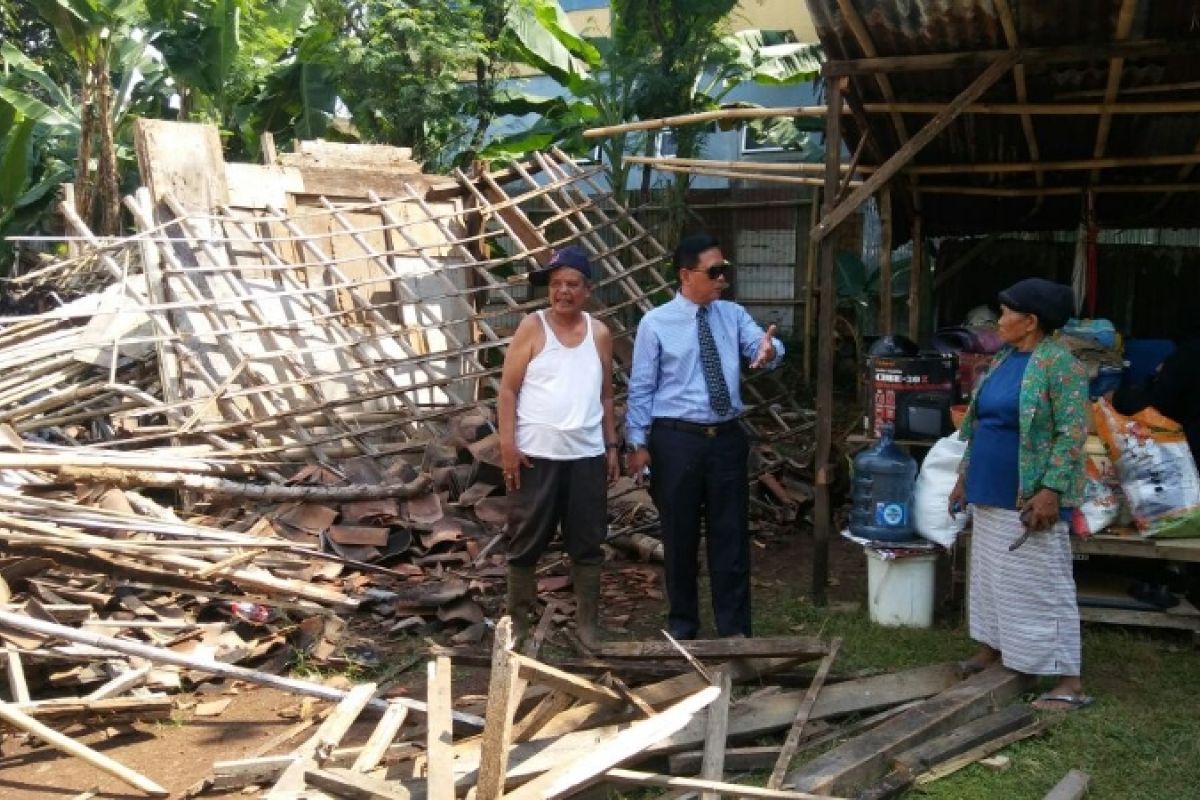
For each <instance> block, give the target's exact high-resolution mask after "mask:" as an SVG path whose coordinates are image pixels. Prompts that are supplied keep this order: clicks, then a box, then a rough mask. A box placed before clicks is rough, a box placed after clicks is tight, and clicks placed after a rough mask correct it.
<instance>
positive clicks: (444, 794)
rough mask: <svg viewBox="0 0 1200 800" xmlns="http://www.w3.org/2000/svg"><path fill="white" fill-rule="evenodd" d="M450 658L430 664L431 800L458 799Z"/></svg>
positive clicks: (428, 765)
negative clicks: (454, 763)
mask: <svg viewBox="0 0 1200 800" xmlns="http://www.w3.org/2000/svg"><path fill="white" fill-rule="evenodd" d="M450 671H451V670H450V659H449V658H447V657H446V656H438V657H437V658H435V659H434V660H432V661H430V662H429V696H428V698H427V699H426V703H427V704H428V706H429V713H428V716H429V722H428V729H427V731H426V736H425V741H426V751H425V752H426V770H427V771H428V775H427V779H426V785H427V786H428V787H429V788H428V793H427V796H428V797H429V800H454V772H453V771H452V770H451V764H452V761H453V753H454V723H453V721H452V720H451V718H450V711H451V708H452V706H453V700H452V694H451V691H450Z"/></svg>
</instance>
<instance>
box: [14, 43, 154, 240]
mask: <svg viewBox="0 0 1200 800" xmlns="http://www.w3.org/2000/svg"><path fill="white" fill-rule="evenodd" d="M109 59H110V65H111V66H112V67H113V70H114V72H115V77H116V78H117V82H116V84H115V86H112V93H111V100H110V103H109V104H108V112H109V113H108V116H107V117H105V118H104V119H103V120H99V119H96V116H97V113H98V112H93V114H92V115H91V118H92V119H93V120H94V121H95V123H96V124H98V123H99V122H103V123H104V125H103V127H104V128H105V129H106V130H107V131H108V133H107V134H106V135H105V136H102V137H100V138H101V139H103V138H105V137H106V136H111V139H112V145H111V147H112V150H111V155H112V158H113V165H112V167H111V168H110V172H111V175H112V177H113V179H114V181H117V183H116V185H115V186H114V187H112V188H110V189H109V190H108V191H109V192H111V194H112V196H114V197H117V196H119V192H120V185H119V176H121V175H132V174H133V169H132V166H133V160H134V154H133V148H132V146H131V144H130V128H131V125H130V123H131V121H132V120H133V118H134V117H135V116H137V115H139V114H144V113H147V112H157V111H158V110H159V109H160V108H161V106H162V104H163V102H164V97H163V92H164V91H165V89H166V85H165V84H166V80H165V78H166V76H165V73H164V71H163V68H162V64H161V63H160V61H159V60H158V59H157V58H156V57H155V55H154V53H153V50H152V48H151V47H150V46H149V44H148V43H147V42H146V41H145V40H143V39H141V38H134V37H131V38H127V39H124V40H122V41H120V42H116V43H114V44H113V45H112V46H111V48H110V54H109ZM110 85H111V84H110ZM88 117H89V115H88V113H87V112H86V110H85V108H84V107H83V105H82V104H81V102H80V100H79V99H78V98H77V97H76V96H75V95H74V94H73V92H72V91H71V89H70V88H68V87H65V86H63V85H61V84H59V83H58V82H56V81H55V80H54V79H53V78H51V77H50V75H49V74H48V73H47V72H46V70H45V69H43V67H42V66H41V65H40V64H38V63H36V62H35V61H33V60H32V59H30V58H29V57H28V56H26V55H25V54H23V53H22V52H21V51H20V50H18V49H17V48H16V47H14V46H13V45H12V44H10V43H8V42H4V43H2V44H0V236H3V235H5V234H12V233H18V232H24V231H27V230H29V229H31V228H33V227H35V226H36V224H37V222H38V221H39V220H40V219H41V218H42V216H43V214H44V212H45V209H46V207H47V205H48V204H49V202H50V200H51V198H52V197H53V194H52V192H53V189H54V188H55V187H57V186H58V185H59V184H61V183H64V182H67V181H71V180H74V181H76V185H79V179H80V177H81V176H82V177H83V178H84V179H85V180H89V184H88V185H94V179H95V178H96V177H97V176H98V174H99V170H98V164H97V163H96V162H97V161H98V160H99V159H98V157H96V156H91V157H89V158H88V159H86V160H81V155H80V153H81V152H82V151H84V150H83V143H82V140H83V139H84V138H85V136H84V121H85V119H87V118H88ZM94 127H96V125H95V124H94ZM91 141H92V142H95V136H94V134H93V137H92V138H91ZM101 149H102V148H101ZM93 150H94V148H92V147H91V145H90V144H89V145H88V149H87V151H86V152H88V153H89V154H90V153H91V152H92V151H93ZM105 174H106V175H107V174H108V173H105ZM91 197H92V198H97V202H98V198H99V197H100V194H99V192H98V191H96V192H93V193H92V195H91ZM79 199H80V198H79V197H78V196H77V197H76V200H77V201H78V200H79ZM84 202H85V203H87V205H82V206H81V209H80V210H81V213H82V214H84V215H85V218H86V215H87V213H88V211H89V210H91V205H90V203H91V202H92V201H91V200H88V199H85V200H84ZM115 219H118V218H117V217H116V216H115V214H113V213H110V215H109V220H110V221H113V220H115ZM98 229H99V230H101V231H104V229H103V228H99V227H98ZM110 232H116V229H115V228H114V229H112V230H111V231H110Z"/></svg>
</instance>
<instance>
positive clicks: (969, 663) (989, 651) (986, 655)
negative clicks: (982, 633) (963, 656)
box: [958, 644, 1000, 678]
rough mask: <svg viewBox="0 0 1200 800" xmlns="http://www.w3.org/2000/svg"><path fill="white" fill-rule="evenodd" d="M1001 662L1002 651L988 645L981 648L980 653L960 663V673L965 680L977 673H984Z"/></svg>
mask: <svg viewBox="0 0 1200 800" xmlns="http://www.w3.org/2000/svg"><path fill="white" fill-rule="evenodd" d="M999 660H1000V651H999V650H995V649H993V648H991V647H988V646H987V645H986V644H985V645H982V646H980V648H979V652H978V653H976V654H975V655H973V656H971V657H970V658H968V659H967V660H966V661H960V662H958V671H959V672H960V673H961V674H962V676H963V677H964V678H966V677H969V676H971V675H974V674H975V673H977V672H983V671H984V670H985V669H987V668H988V667H990V666H992V665H993V664H995V663H996V662H997V661H999Z"/></svg>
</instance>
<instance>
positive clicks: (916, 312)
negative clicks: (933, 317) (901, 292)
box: [908, 214, 925, 342]
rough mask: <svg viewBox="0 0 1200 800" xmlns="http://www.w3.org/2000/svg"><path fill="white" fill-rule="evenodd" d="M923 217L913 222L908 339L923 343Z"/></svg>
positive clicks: (918, 215)
mask: <svg viewBox="0 0 1200 800" xmlns="http://www.w3.org/2000/svg"><path fill="white" fill-rule="evenodd" d="M921 222H922V220H921V215H920V214H917V215H916V216H915V217H913V222H912V263H911V265H910V266H909V269H908V338H910V339H912V340H913V341H914V342H920V341H921V292H922V287H923V285H924V283H925V281H924V280H923V278H924V277H925V230H924V226H923V225H922V224H921Z"/></svg>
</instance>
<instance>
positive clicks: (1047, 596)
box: [970, 505, 1083, 675]
mask: <svg viewBox="0 0 1200 800" xmlns="http://www.w3.org/2000/svg"><path fill="white" fill-rule="evenodd" d="M971 515H972V519H973V520H974V534H973V535H972V537H971V586H970V591H971V595H970V619H971V638H972V639H974V640H975V641H977V642H982V643H983V644H986V645H987V646H988V647H991V648H992V649H994V650H998V651H999V652H1000V654H1001V656H1002V657H1003V660H1004V666H1006V667H1008V668H1009V669H1012V670H1016V671H1017V672H1024V673H1027V674H1030V675H1078V674H1079V672H1080V667H1081V665H1082V663H1083V656H1082V653H1081V645H1080V636H1079V606H1078V605H1077V603H1076V599H1075V578H1074V576H1073V575H1072V572H1071V564H1072V560H1071V542H1070V538H1069V537H1070V533H1069V532H1068V529H1067V525H1066V523H1065V522H1060V523H1058V524H1057V525H1055V526H1054V528H1053V529H1052V530H1050V531H1039V532H1036V533H1034V534H1033V535H1032V536H1030V537H1029V539H1028V540H1027V541H1026V542H1025V544H1023V545H1021V546H1020V547H1019V548H1017V549H1016V550H1014V551H1012V552H1009V549H1008V546H1009V545H1010V544H1012V543H1013V542H1014V541H1016V540H1017V539H1018V538H1019V537H1020V536H1021V534H1022V532H1024V530H1025V526H1024V525H1022V524H1021V519H1020V516H1019V515H1018V513H1017V512H1016V511H1009V510H1006V509H1002V508H996V507H994V506H978V505H975V506H972V507H971Z"/></svg>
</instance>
